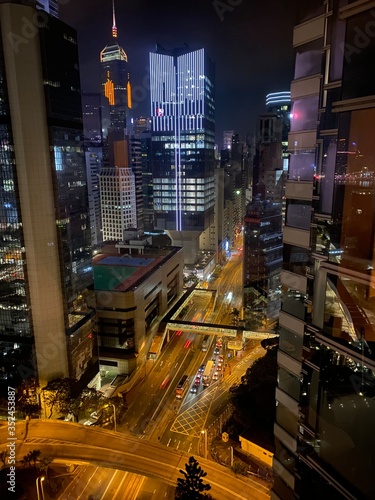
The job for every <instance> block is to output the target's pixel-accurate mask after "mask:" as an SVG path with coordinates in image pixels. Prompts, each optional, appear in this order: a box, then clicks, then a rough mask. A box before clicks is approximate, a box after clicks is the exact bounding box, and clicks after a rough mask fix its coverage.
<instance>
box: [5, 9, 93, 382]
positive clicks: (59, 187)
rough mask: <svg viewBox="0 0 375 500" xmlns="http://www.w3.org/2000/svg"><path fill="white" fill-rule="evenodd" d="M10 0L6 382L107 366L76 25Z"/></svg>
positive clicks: (89, 373) (81, 375)
mask: <svg viewBox="0 0 375 500" xmlns="http://www.w3.org/2000/svg"><path fill="white" fill-rule="evenodd" d="M35 15H36V11H35V8H33V7H30V6H27V5H20V4H13V3H6V4H1V5H0V25H1V34H2V36H1V38H0V75H1V76H0V92H1V101H0V115H1V125H0V137H1V139H0V156H1V165H0V186H1V189H0V266H1V276H0V351H1V357H0V374H1V375H0V378H1V385H2V387H3V386H4V385H5V386H7V385H13V384H15V385H17V384H19V383H20V382H21V381H22V380H27V379H30V378H35V379H36V380H37V381H38V382H39V384H40V385H41V386H44V385H45V384H46V383H47V382H48V381H49V380H51V379H53V378H56V377H71V378H75V379H79V380H80V382H81V383H82V385H85V384H87V383H88V382H89V381H90V380H91V378H92V377H93V376H94V375H95V373H98V362H97V356H96V347H95V338H94V336H93V333H92V331H93V316H94V313H93V311H92V310H91V309H90V308H89V306H90V305H91V304H90V302H89V300H90V295H89V293H88V292H87V287H89V286H90V285H91V284H92V264H91V248H90V224H89V214H88V203H87V186H86V171H85V160H84V151H83V146H82V144H83V130H82V111H81V98H80V79H79V70H78V50H77V38H76V32H75V31H74V30H73V29H72V28H70V27H69V26H67V25H66V24H64V23H62V22H61V21H59V20H58V19H56V17H52V16H48V17H47V22H46V23H43V26H41V27H40V28H39V29H38V30H37V32H36V33H35V35H34V36H33V37H32V38H30V39H29V40H28V43H27V44H23V45H22V46H20V47H19V49H18V51H17V52H16V51H15V50H14V48H13V46H12V44H11V43H10V41H9V38H8V37H7V34H8V33H20V32H21V31H22V27H23V26H24V23H25V22H26V21H27V22H28V23H32V22H33V20H34V19H35Z"/></svg>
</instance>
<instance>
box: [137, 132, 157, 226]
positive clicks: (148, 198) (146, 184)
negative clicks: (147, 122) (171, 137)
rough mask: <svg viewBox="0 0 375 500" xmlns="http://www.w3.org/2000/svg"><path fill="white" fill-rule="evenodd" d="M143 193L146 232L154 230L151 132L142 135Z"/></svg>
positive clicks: (140, 137) (140, 136)
mask: <svg viewBox="0 0 375 500" xmlns="http://www.w3.org/2000/svg"><path fill="white" fill-rule="evenodd" d="M138 137H139V139H140V141H141V164H142V191H143V224H144V229H145V231H152V230H153V229H154V183H153V178H152V153H151V147H152V138H151V131H144V132H142V134H140V135H139V136H138Z"/></svg>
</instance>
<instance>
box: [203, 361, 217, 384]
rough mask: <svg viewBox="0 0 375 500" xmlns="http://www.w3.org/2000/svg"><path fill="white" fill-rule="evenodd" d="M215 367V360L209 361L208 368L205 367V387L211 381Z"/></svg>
mask: <svg viewBox="0 0 375 500" xmlns="http://www.w3.org/2000/svg"><path fill="white" fill-rule="evenodd" d="M213 367H214V361H212V360H211V361H209V362H208V363H207V365H206V368H205V369H204V372H203V382H202V383H203V387H208V386H209V385H210V382H211V375H212V372H213Z"/></svg>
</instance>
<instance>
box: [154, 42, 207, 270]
mask: <svg viewBox="0 0 375 500" xmlns="http://www.w3.org/2000/svg"><path fill="white" fill-rule="evenodd" d="M150 75H151V81H150V85H151V91H150V93H151V117H152V161H153V184H154V211H155V228H156V229H163V230H166V231H167V233H168V234H169V236H170V237H171V239H172V242H173V244H174V245H177V246H183V247H184V255H185V262H186V263H194V262H195V261H196V259H197V255H198V250H199V236H200V234H201V233H202V232H203V231H204V230H206V229H207V228H208V227H209V226H210V224H211V223H212V221H213V210H214V161H215V159H214V149H215V100H214V92H215V87H214V85H215V82H214V65H213V63H212V61H211V60H210V59H209V58H208V56H207V54H206V52H205V50H204V49H199V50H194V51H192V50H190V49H189V48H188V47H184V48H178V49H174V50H166V49H164V48H163V47H161V46H160V45H157V48H156V51H155V52H152V53H150Z"/></svg>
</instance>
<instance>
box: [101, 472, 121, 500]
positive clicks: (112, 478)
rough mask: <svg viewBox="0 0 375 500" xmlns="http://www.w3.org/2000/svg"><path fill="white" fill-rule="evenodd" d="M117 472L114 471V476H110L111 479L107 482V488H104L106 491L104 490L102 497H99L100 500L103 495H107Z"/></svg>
mask: <svg viewBox="0 0 375 500" xmlns="http://www.w3.org/2000/svg"><path fill="white" fill-rule="evenodd" d="M118 472H119V471H118V470H117V469H116V471H115V473H114V474H113V475H112V477H111V480H110V481H109V482H108V486H107V487H106V489H105V490H104V493H103V495H102V496H101V497H100V500H102V499H103V498H104V496H105V494H106V493H107V490H108V488H109V487H110V485H111V483H112V481H113V480H114V478H115V475H116V474H117V473H118Z"/></svg>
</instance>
